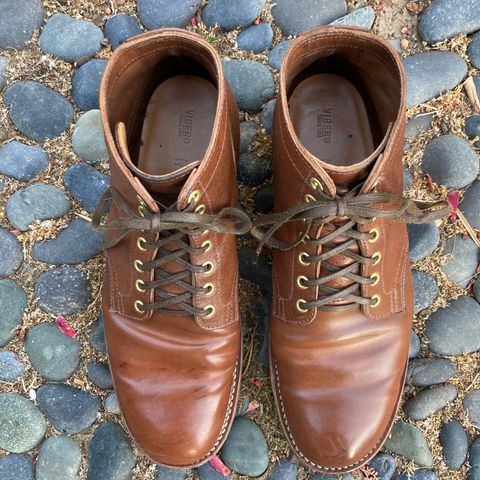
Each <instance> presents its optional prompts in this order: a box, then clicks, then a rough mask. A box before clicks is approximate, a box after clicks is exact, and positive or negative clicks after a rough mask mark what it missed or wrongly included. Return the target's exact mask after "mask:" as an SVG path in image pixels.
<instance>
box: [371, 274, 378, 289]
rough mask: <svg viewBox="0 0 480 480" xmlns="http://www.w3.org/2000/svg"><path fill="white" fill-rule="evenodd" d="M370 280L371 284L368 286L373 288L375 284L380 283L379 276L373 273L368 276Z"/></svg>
mask: <svg viewBox="0 0 480 480" xmlns="http://www.w3.org/2000/svg"><path fill="white" fill-rule="evenodd" d="M370 279H371V280H373V283H371V284H370V286H371V287H374V286H375V285H377V283H378V282H379V281H380V274H379V273H377V272H375V273H372V274H371V275H370Z"/></svg>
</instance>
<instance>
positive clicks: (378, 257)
mask: <svg viewBox="0 0 480 480" xmlns="http://www.w3.org/2000/svg"><path fill="white" fill-rule="evenodd" d="M381 259H382V254H381V253H380V252H375V253H374V254H373V255H372V260H374V262H373V265H378V262H380V260H381Z"/></svg>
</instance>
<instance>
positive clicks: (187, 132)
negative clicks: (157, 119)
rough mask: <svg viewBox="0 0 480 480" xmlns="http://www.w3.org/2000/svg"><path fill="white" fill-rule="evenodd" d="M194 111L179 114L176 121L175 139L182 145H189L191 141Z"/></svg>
mask: <svg viewBox="0 0 480 480" xmlns="http://www.w3.org/2000/svg"><path fill="white" fill-rule="evenodd" d="M194 116H195V115H194V111H193V110H187V111H186V112H184V113H181V114H180V117H179V119H178V128H177V137H178V138H181V139H182V141H183V143H187V144H189V143H190V142H191V141H192V130H193V119H194Z"/></svg>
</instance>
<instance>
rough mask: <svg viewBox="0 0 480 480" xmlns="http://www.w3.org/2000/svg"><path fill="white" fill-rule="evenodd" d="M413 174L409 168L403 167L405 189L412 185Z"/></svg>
mask: <svg viewBox="0 0 480 480" xmlns="http://www.w3.org/2000/svg"><path fill="white" fill-rule="evenodd" d="M412 180H413V178H412V174H411V173H410V170H409V169H408V168H406V167H405V168H404V169H403V189H404V190H408V189H409V188H410V187H411V186H412Z"/></svg>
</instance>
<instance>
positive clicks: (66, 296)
mask: <svg viewBox="0 0 480 480" xmlns="http://www.w3.org/2000/svg"><path fill="white" fill-rule="evenodd" d="M35 293H36V296H37V297H38V304H39V306H40V308H41V309H42V310H44V311H46V312H50V313H53V314H55V315H73V314H74V313H78V312H81V311H82V310H84V309H86V308H87V307H88V305H90V302H91V301H92V294H91V287H90V282H89V280H88V279H87V278H86V277H85V275H84V274H83V273H82V272H80V271H79V270H77V269H75V268H72V267H61V268H55V269H53V270H49V271H47V272H44V273H42V274H41V275H40V277H39V279H38V282H37V286H36V289H35Z"/></svg>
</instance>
